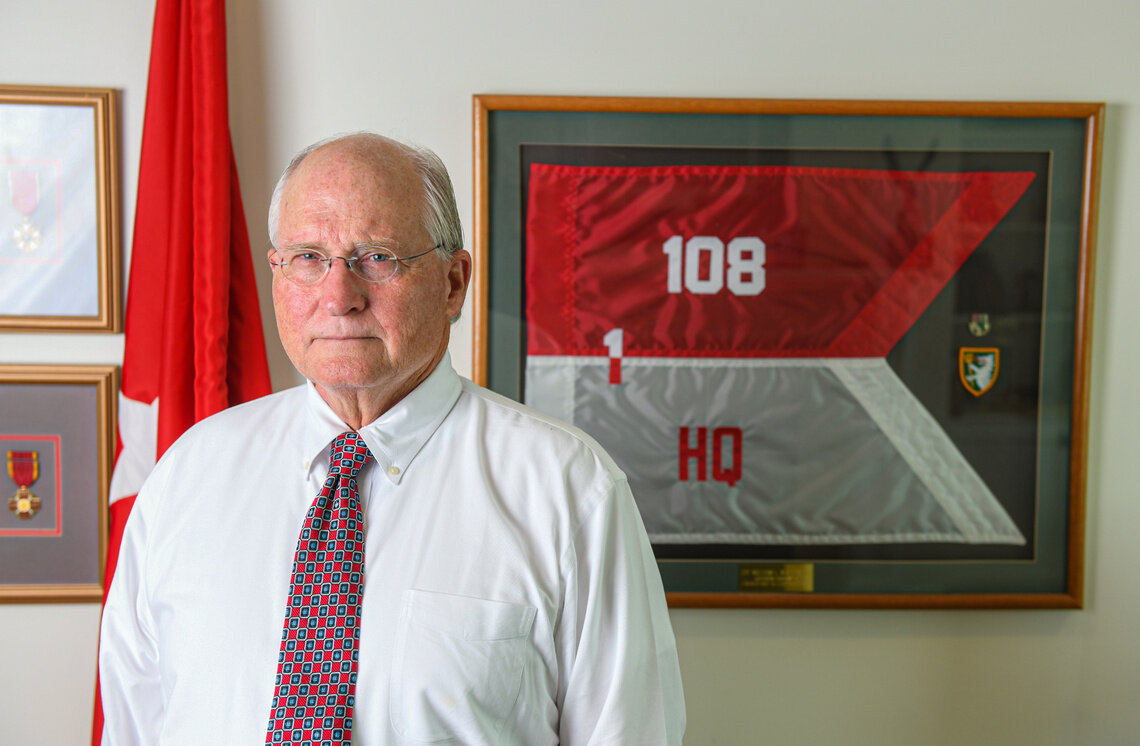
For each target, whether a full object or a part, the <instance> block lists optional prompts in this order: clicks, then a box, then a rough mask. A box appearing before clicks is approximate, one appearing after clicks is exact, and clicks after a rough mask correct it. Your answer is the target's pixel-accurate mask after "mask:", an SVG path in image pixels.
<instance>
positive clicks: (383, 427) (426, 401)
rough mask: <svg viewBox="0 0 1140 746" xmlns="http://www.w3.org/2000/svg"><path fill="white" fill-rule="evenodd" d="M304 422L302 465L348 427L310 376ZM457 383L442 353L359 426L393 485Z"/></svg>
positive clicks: (446, 408) (450, 402) (455, 395)
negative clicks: (425, 372) (405, 391)
mask: <svg viewBox="0 0 1140 746" xmlns="http://www.w3.org/2000/svg"><path fill="white" fill-rule="evenodd" d="M307 388H308V410H309V427H308V433H307V435H306V438H305V448H304V450H305V463H306V465H307V466H306V468H311V465H312V464H313V463H314V462H315V461H317V459H318V457H320V456H321V454H322V452H323V451H327V450H328V448H329V446H330V444H331V443H332V441H333V440H334V439H335V438H336V436H338V435H340V434H341V433H343V432H345V430H347V429H349V428H348V426H347V425H345V424H344V422H343V421H342V420H341V419H340V417H338V416H337V415H336V413H335V412H333V410H332V407H330V406H329V405H328V403H327V402H326V401H325V400H324V399H323V398H322V397H321V395H320V393H319V392H318V391H317V388H316V386H314V385H313V382H312V381H309V382H308V384H307ZM461 389H462V384H461V382H460V380H459V376H458V374H456V372H455V369H454V368H452V367H451V353H449V352H444V355H443V358H442V359H441V360H440V361H439V363H438V364H437V365H436V366H435V370H433V371H432V372H431V374H430V375H428V377H427V378H426V379H424V381H423V382H422V383H421V384H420V385H419V386H417V387H416V388H414V389H413V390H412V391H411V393H409V394H408V395H407V396H405V397H404V398H403V399H401V400H400V401H398V402H397V403H396V405H395V406H393V407H392V408H391V409H389V410H388V411H387V412H385V413H384V414H382V415H380V417H378V418H377V419H375V420H373V421H372V422H370V423H368V424H367V425H365V426H364V427H362V428H360V430H359V433H360V437H362V438H364V442H365V444H367V446H368V450H369V451H371V452H372V456H373V457H374V458H375V459H376V465H377V467H378V468H379V470H380V472H381V473H383V474H384V475H385V476H386V477H387V478H388V479H389V481H391V482H392V483H393V484H399V483H400V480H401V479H402V478H403V476H404V474H405V473H406V472H407V470H408V468H409V466H410V465H411V463H412V461H413V460H414V459H415V457H416V454H417V453H419V451H420V449H421V448H423V445H424V443H426V442H427V441H428V439H429V438H430V437H431V436H432V434H433V433H435V431H436V429H437V428H438V427H439V425H440V423H442V422H443V420H444V418H445V417H447V413H448V412H450V411H451V408H452V406H454V405H455V402H456V401H457V400H458V399H459V392H460V390H461Z"/></svg>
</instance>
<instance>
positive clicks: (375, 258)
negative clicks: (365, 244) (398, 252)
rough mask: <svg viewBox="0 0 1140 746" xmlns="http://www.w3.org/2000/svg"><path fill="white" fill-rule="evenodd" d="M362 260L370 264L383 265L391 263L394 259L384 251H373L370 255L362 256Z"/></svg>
mask: <svg viewBox="0 0 1140 746" xmlns="http://www.w3.org/2000/svg"><path fill="white" fill-rule="evenodd" d="M360 259H361V261H363V262H367V263H368V264H383V263H384V262H388V261H391V260H392V257H391V256H389V255H388V254H385V253H384V252H383V251H373V252H371V253H369V254H362V255H361V257H360Z"/></svg>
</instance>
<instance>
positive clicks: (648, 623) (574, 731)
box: [559, 478, 685, 746]
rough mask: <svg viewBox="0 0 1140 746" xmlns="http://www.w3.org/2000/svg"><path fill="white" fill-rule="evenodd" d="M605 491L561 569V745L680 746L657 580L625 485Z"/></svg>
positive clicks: (676, 680) (680, 702) (680, 717)
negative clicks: (564, 581)
mask: <svg viewBox="0 0 1140 746" xmlns="http://www.w3.org/2000/svg"><path fill="white" fill-rule="evenodd" d="M612 484H613V486H612V490H611V493H610V494H609V495H608V496H607V497H606V498H605V499H603V500H601V501H600V502H599V503H598V505H597V506H596V507H595V508H594V509H593V510H592V511H591V513H590V515H589V516H588V518H587V519H586V521H585V522H584V523H583V525H582V526H581V528H580V530H579V531H578V534H577V536H576V539H575V542H574V544H573V549H572V552H573V557H570V558H567V561H566V562H565V563H564V564H565V565H567V566H566V577H567V578H568V586H567V589H566V592H567V598H566V609H565V612H564V615H563V618H562V620H561V622H560V625H559V626H560V633H561V635H562V640H561V641H560V643H559V649H560V655H561V657H562V661H561V662H560V663H561V670H560V675H559V678H560V686H559V690H560V693H561V720H560V725H559V731H560V739H561V743H563V744H568V745H569V746H579V745H580V744H670V745H673V744H680V743H681V738H682V736H683V735H684V731H685V701H684V694H683V691H682V687H681V670H680V665H679V662H678V659H677V644H676V640H675V639H674V636H673V628H672V625H671V624H670V622H669V611H668V608H667V606H666V603H665V592H664V588H663V587H662V584H661V575H660V573H659V572H658V569H657V563H656V561H655V559H654V557H653V551H652V548H651V547H650V544H649V537H648V536H647V535H646V533H645V528H644V526H643V525H642V522H641V516H640V514H639V513H638V511H637V506H636V504H635V503H634V500H633V495H632V494H631V493H630V490H629V484H628V482H627V481H626V480H625V479H624V478H622V479H619V480H617V481H615V482H613V483H612Z"/></svg>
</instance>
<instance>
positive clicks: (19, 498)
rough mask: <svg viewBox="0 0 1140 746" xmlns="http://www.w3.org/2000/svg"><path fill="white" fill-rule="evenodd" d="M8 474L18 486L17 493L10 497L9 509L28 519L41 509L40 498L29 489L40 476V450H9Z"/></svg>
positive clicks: (21, 517)
mask: <svg viewBox="0 0 1140 746" xmlns="http://www.w3.org/2000/svg"><path fill="white" fill-rule="evenodd" d="M8 476H10V477H11V478H12V481H13V482H15V483H16V487H18V489H17V490H16V494H15V495H12V497H10V498H8V510H10V511H12V512H13V513H15V514H16V515H17V516H19V518H20V519H22V520H27V519H29V518H31V517H32V516H34V515H35V514H36V513H37V512H38V511H39V509H40V499H39V498H38V497H36V496H35V495H33V494H32V491H31V489H29V488H30V487H31V486H32V485H33V484H34V483H35V481H36V480H37V479H39V478H40V454H39V452H38V451H8Z"/></svg>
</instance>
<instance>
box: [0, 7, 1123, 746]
mask: <svg viewBox="0 0 1140 746" xmlns="http://www.w3.org/2000/svg"><path fill="white" fill-rule="evenodd" d="M230 5H231V7H230V9H229V16H230V21H229V23H230V25H229V32H230V44H229V46H230V50H231V52H230V54H231V58H230V69H231V73H230V77H231V91H230V101H231V121H232V124H233V136H234V145H235V148H236V152H237V157H238V167H239V170H240V173H241V177H242V181H243V189H244V194H245V205H246V209H247V212H248V214H249V216H250V217H249V222H250V226H251V229H252V230H251V233H252V235H251V238H252V241H253V243H254V245H255V246H262V245H264V241H265V231H264V227H263V220H262V216H263V215H264V213H265V208H266V204H267V202H268V193H269V190H270V188H271V186H272V182H273V178H274V175H275V173H276V172H277V171H278V170H279V169H280V168H281V167H282V166H283V164H284V162H285V161H286V159H287V158H288V155H289V154H290V153H291V152H292V151H293V150H295V149H296V148H297V147H299V146H301V145H303V144H305V143H307V142H309V141H311V140H313V139H316V138H318V137H320V136H323V135H326V134H329V133H332V132H337V131H345V130H355V129H362V128H370V129H377V130H380V131H384V132H388V133H391V134H395V135H398V136H403V137H409V138H412V139H415V140H417V141H420V142H423V143H425V144H428V145H431V146H433V147H434V148H436V149H437V150H438V151H439V152H440V154H441V156H443V158H444V160H445V161H446V162H447V163H448V164H449V165H450V166H451V168H452V171H453V176H454V178H455V182H456V184H457V185H458V190H459V199H460V203H461V204H460V208H461V211H462V213H463V214H464V215H470V214H471V200H472V189H471V186H470V185H471V122H470V100H471V94H472V93H476V92H495V93H559V94H605V95H664V96H730V97H811V98H840V97H843V98H902V99H920V98H922V99H926V98H929V99H990V100H1094V101H1106V102H1108V104H1109V109H1108V118H1107V126H1106V131H1105V135H1106V142H1105V158H1104V173H1103V181H1102V187H1103V188H1102V192H1103V198H1102V202H1101V221H1100V246H1099V264H1098V268H1097V295H1096V317H1095V318H1096V326H1095V344H1094V356H1093V379H1092V383H1093V396H1092V402H1091V418H1090V433H1089V434H1090V443H1091V451H1090V460H1089V467H1090V473H1089V504H1088V514H1089V526H1088V547H1089V556H1088V562H1087V589H1088V594H1087V596H1088V598H1087V604H1086V608H1085V609H1084V610H1083V611H986V612H981V611H964V612H963V611H958V612H954V611H945V612H939V611H924V612H903V611H900V612H859V611H779V610H744V611H713V610H678V611H675V612H674V613H673V620H674V624H675V627H676V631H677V635H678V638H679V643H680V649H681V663H682V667H683V669H684V676H685V687H686V692H687V696H688V703H689V723H690V726H689V738H688V739H687V742H688V743H690V744H698V745H703V744H753V743H761V742H764V741H765V740H766V739H767V740H768V741H770V742H772V743H785V744H820V743H836V744H867V745H871V744H874V745H876V746H878V745H879V744H947V745H949V744H1126V743H1136V742H1137V741H1138V739H1140V708H1138V707H1137V706H1136V696H1137V695H1136V693H1137V691H1140V643H1138V642H1137V632H1136V630H1138V629H1140V583H1138V582H1137V580H1136V578H1137V574H1136V571H1135V567H1136V565H1138V564H1140V543H1138V542H1136V541H1135V540H1134V537H1135V535H1136V534H1137V527H1138V526H1140V500H1137V499H1136V492H1137V490H1136V481H1137V480H1136V478H1135V475H1134V472H1133V470H1132V469H1131V467H1130V466H1129V464H1133V463H1134V462H1135V456H1134V452H1135V451H1136V449H1137V447H1138V446H1140V432H1138V424H1137V422H1138V418H1140V404H1138V402H1137V397H1138V396H1140V386H1137V385H1136V383H1135V380H1134V375H1133V374H1134V371H1137V370H1140V359H1138V357H1140V349H1138V344H1137V342H1136V338H1137V335H1136V333H1135V330H1134V326H1135V323H1136V322H1135V319H1136V318H1137V317H1140V294H1138V293H1136V292H1135V289H1134V288H1133V285H1134V284H1135V283H1136V281H1137V279H1138V278H1140V267H1138V264H1140V252H1138V251H1137V250H1136V245H1137V243H1138V240H1140V236H1138V232H1140V216H1138V213H1137V211H1136V209H1135V205H1137V204H1140V149H1138V148H1137V143H1138V142H1140V120H1138V118H1137V116H1136V112H1135V111H1133V108H1134V107H1136V106H1138V105H1140V78H1138V77H1137V75H1136V71H1137V70H1140V46H1138V45H1137V44H1136V42H1135V38H1134V34H1135V29H1136V28H1137V27H1138V26H1140V6H1137V5H1134V4H1130V3H1120V2H1115V1H1114V0H1084V1H1083V2H1079V1H1078V0H1052V1H1051V2H1039V1H1035V0H960V1H959V2H954V3H939V4H933V3H932V4H925V3H903V2H896V1H895V0H802V1H801V2H797V3H788V2H781V3H777V2H770V1H769V2H763V1H762V2H756V0H711V1H710V2H700V3H694V2H691V1H690V0H658V1H657V2H654V3H639V2H634V1H633V0H579V1H578V2H576V3H570V2H562V3H552V2H546V1H544V0H525V1H524V0H504V2H500V3H496V4H490V3H470V2H459V1H458V0H421V1H420V2H416V3H411V2H408V3H394V2H375V1H374V0H325V2H319V3H310V2H288V1H287V0H279V1H278V2H269V1H268V0H231V3H230ZM924 6H929V7H924ZM151 14H152V4H151V3H149V2H142V1H131V0H101V1H100V2H90V1H89V0H45V2H41V3H31V2H28V3H24V2H18V0H6V2H3V4H2V6H0V29H2V34H0V36H2V38H3V44H0V80H3V82H6V83H24V84H54V85H95V86H114V87H116V88H119V89H121V90H122V91H123V102H122V116H123V132H122V145H123V174H124V183H123V190H122V192H123V204H124V209H123V213H124V219H125V220H124V222H125V226H126V228H127V230H126V231H125V234H126V239H127V243H126V246H127V247H128V248H129V245H130V244H129V238H130V225H131V221H132V220H133V209H134V203H135V181H136V172H137V168H138V161H137V154H138V149H139V137H140V129H141V121H142V110H143V102H144V97H145V90H146V89H145V85H146V65H147V55H148V50H149V43H150V23H151ZM467 226H468V230H470V221H469V220H468V221H467ZM255 254H256V255H257V256H256V258H257V259H258V266H259V272H260V273H261V274H260V277H259V279H260V281H261V283H262V290H263V292H264V283H265V281H266V279H267V275H266V272H265V271H264V267H263V266H262V265H261V262H260V259H261V256H262V253H261V251H260V249H255ZM266 310H268V306H266ZM469 316H470V315H469V314H468V318H469ZM267 320H268V319H267ZM466 324H467V322H463V325H461V326H460V327H459V329H458V333H457V336H456V339H455V340H454V343H453V352H454V356H455V359H456V363H457V367H459V369H460V371H461V372H467V371H468V370H469V366H470V354H469V347H470V343H471V336H470V327H469V326H467V325H466ZM270 328H272V326H271V324H270ZM270 349H271V359H272V364H273V366H274V382H275V384H276V385H277V386H278V387H281V386H284V385H287V384H289V383H291V382H292V381H293V380H294V379H293V374H292V373H291V371H290V369H289V368H288V367H287V364H286V363H285V362H284V358H283V356H282V355H281V352H280V349H279V347H278V346H277V345H276V342H273V343H272V345H271V348H270ZM121 357H122V339H121V337H106V336H78V335H73V336H62V337H61V336H47V335H13V334H7V335H0V362H4V363H12V362H19V363H52V362H60V363H118V362H120V361H121ZM98 615H99V610H98V607H97V606H95V605H24V606H18V605H0V691H3V692H4V694H3V699H4V702H5V706H4V707H3V708H2V710H3V717H2V718H0V744H11V745H13V746H16V745H22V744H36V745H38V744H79V743H82V742H84V740H85V738H86V737H87V732H88V727H89V726H88V723H89V712H90V701H91V682H92V679H93V676H94V659H95V642H96V626H97V622H98Z"/></svg>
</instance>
